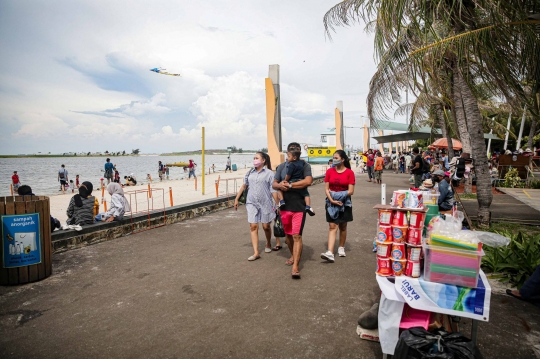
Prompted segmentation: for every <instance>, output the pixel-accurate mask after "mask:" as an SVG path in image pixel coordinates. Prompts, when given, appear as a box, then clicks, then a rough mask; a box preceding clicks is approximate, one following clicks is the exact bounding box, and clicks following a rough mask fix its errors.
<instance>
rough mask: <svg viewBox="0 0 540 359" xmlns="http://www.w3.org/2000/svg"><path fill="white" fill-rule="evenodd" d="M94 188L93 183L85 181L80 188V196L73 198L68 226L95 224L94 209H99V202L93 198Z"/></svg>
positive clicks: (70, 202)
mask: <svg viewBox="0 0 540 359" xmlns="http://www.w3.org/2000/svg"><path fill="white" fill-rule="evenodd" d="M93 189H94V186H93V185H92V183H91V182H88V181H85V182H83V183H82V184H81V185H80V187H79V194H76V195H75V196H73V197H71V200H70V201H69V205H68V208H67V210H66V214H67V216H68V219H67V221H66V223H67V224H68V225H79V226H83V225H85V224H92V223H94V208H95V206H96V202H97V207H98V208H99V201H98V199H97V198H96V197H94V196H92V191H93Z"/></svg>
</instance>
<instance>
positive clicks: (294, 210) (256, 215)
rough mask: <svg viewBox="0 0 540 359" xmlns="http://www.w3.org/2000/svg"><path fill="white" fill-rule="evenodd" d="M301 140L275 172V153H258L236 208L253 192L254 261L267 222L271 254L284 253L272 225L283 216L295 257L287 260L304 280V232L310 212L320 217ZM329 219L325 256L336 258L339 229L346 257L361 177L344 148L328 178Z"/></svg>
mask: <svg viewBox="0 0 540 359" xmlns="http://www.w3.org/2000/svg"><path fill="white" fill-rule="evenodd" d="M300 151H301V147H300V144H299V143H296V142H292V143H290V144H289V145H288V146H287V158H288V160H287V162H285V163H282V164H280V165H279V166H278V167H277V168H276V169H275V173H274V172H273V171H272V164H271V162H270V157H269V156H268V154H266V153H264V152H257V153H256V154H255V156H254V157H253V169H251V170H250V171H248V173H247V174H246V176H245V177H244V182H243V185H242V186H241V188H240V190H239V191H238V193H237V196H236V199H235V202H234V207H235V209H238V204H239V200H240V197H241V196H242V194H243V193H244V191H245V190H247V196H246V210H247V214H248V222H249V225H250V232H251V242H252V245H253V255H252V256H250V257H249V258H248V260H249V261H255V260H257V259H259V258H261V256H260V251H259V240H258V229H259V224H261V226H262V228H263V231H264V233H265V237H266V246H265V252H266V253H269V252H272V250H274V251H278V250H280V249H281V248H282V246H281V243H280V242H279V238H277V239H276V242H277V243H276V246H275V247H273V248H272V247H271V235H272V233H271V224H272V221H274V220H275V219H276V216H277V215H278V214H279V216H280V217H281V223H282V225H283V230H284V232H285V239H286V244H287V246H288V248H289V250H290V252H291V257H290V258H289V259H288V260H287V261H286V262H285V264H286V265H289V266H291V267H292V270H291V276H292V278H294V279H299V278H300V269H299V264H300V259H301V256H302V248H303V243H302V232H303V229H304V225H305V221H306V214H310V215H315V212H314V211H313V209H312V208H311V206H310V205H309V204H310V197H309V193H308V191H307V187H309V186H311V184H312V183H313V174H312V171H311V166H310V165H309V164H308V163H307V162H305V161H303V160H301V159H299V157H300V156H299V155H298V153H299V152H300ZM324 181H325V191H326V201H325V202H326V203H325V211H326V221H327V222H328V224H329V228H328V249H327V251H326V252H324V253H321V258H323V259H324V260H326V261H328V262H334V261H335V257H334V250H335V248H334V247H335V242H336V239H337V237H338V232H339V246H338V255H339V256H340V257H345V242H346V239H347V223H348V222H351V221H352V220H353V212H352V201H351V196H352V195H353V194H354V185H355V176H354V172H353V171H352V170H351V165H350V160H349V158H348V156H347V154H346V153H345V152H344V151H342V150H338V151H336V152H335V153H334V154H333V166H332V167H331V168H329V169H328V171H327V172H326V176H325V179H324Z"/></svg>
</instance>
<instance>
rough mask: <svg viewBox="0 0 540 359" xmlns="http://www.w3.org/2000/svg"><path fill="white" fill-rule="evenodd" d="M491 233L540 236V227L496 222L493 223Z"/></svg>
mask: <svg viewBox="0 0 540 359" xmlns="http://www.w3.org/2000/svg"><path fill="white" fill-rule="evenodd" d="M489 231H490V232H496V233H501V232H508V233H510V234H512V235H517V234H518V233H519V232H522V233H524V234H526V235H536V234H540V226H531V225H527V224H519V223H511V222H496V223H492V224H491V227H490V228H489Z"/></svg>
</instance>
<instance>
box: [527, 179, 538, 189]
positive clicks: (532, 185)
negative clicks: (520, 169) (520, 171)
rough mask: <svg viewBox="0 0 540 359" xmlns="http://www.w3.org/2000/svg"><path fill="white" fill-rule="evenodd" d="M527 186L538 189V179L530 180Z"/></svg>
mask: <svg viewBox="0 0 540 359" xmlns="http://www.w3.org/2000/svg"><path fill="white" fill-rule="evenodd" d="M529 187H530V188H532V189H540V180H536V181H531V182H530V183H529Z"/></svg>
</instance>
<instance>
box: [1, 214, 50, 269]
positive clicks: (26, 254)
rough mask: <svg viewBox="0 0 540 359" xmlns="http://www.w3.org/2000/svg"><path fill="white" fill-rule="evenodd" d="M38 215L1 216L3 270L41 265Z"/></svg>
mask: <svg viewBox="0 0 540 359" xmlns="http://www.w3.org/2000/svg"><path fill="white" fill-rule="evenodd" d="M39 228H40V227H39V213H27V214H18V215H7V216H2V248H3V250H4V251H3V253H4V256H3V258H2V260H3V265H4V268H15V267H24V266H28V265H32V264H37V263H41V247H40V233H39Z"/></svg>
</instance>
